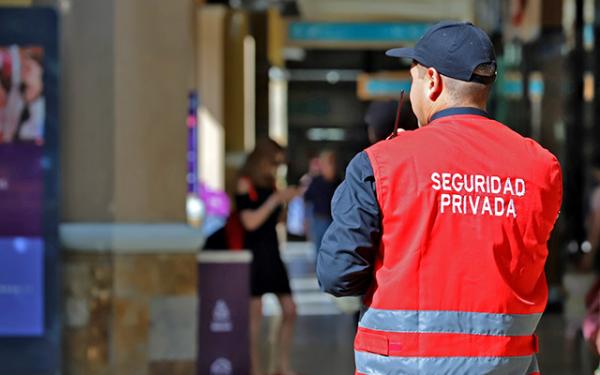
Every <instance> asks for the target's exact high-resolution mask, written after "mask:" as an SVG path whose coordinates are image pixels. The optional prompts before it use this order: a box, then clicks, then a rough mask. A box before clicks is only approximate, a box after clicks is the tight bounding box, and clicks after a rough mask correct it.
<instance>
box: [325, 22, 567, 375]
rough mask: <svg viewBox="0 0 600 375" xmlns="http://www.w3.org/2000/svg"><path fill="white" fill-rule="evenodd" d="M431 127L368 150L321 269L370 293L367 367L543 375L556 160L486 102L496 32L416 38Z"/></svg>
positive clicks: (328, 287) (454, 30) (352, 172)
mask: <svg viewBox="0 0 600 375" xmlns="http://www.w3.org/2000/svg"><path fill="white" fill-rule="evenodd" d="M387 54H388V55H389V56H395V57H402V58H409V59H412V61H413V64H412V67H411V70H410V73H411V76H412V87H411V91H410V100H411V103H412V107H413V111H414V112H415V115H416V116H417V119H418V120H419V126H420V128H419V129H417V130H415V131H405V132H401V133H399V134H398V135H397V136H395V137H393V138H392V139H389V140H386V141H382V142H379V143H377V144H375V145H373V146H371V147H370V148H368V149H367V150H366V151H364V152H361V153H360V154H358V155H357V156H356V157H355V158H354V159H353V160H352V161H351V162H350V164H349V166H348V169H347V173H346V179H345V181H344V182H343V183H342V185H341V186H340V187H339V188H338V190H337V191H336V193H335V196H334V198H333V202H332V214H333V223H332V225H331V227H330V228H329V229H328V231H327V233H326V234H325V238H324V240H323V244H322V246H321V249H320V251H319V258H318V264H317V275H318V278H319V281H320V283H321V286H322V288H323V289H324V290H325V291H326V292H329V293H331V294H333V295H336V296H347V295H364V296H365V298H364V309H363V311H362V314H361V318H360V323H359V327H358V331H357V335H356V339H355V343H354V345H355V362H356V370H357V373H358V374H432V375H433V374H435V375H440V374H477V375H479V374H492V373H493V374H537V373H539V370H538V365H537V360H536V357H535V354H536V352H537V350H538V343H537V337H536V336H535V335H534V332H535V329H536V327H537V324H538V322H539V319H540V317H541V315H542V312H543V311H544V308H545V306H546V302H547V285H546V278H545V274H544V263H545V261H546V257H547V253H548V251H547V246H546V243H547V241H548V238H549V236H550V233H551V231H552V228H553V226H554V223H555V221H556V218H557V216H558V212H559V208H560V205H561V199H562V177H561V170H560V165H559V162H558V161H557V159H556V158H555V157H554V156H553V155H552V154H551V153H550V152H548V151H547V150H545V149H544V148H542V147H541V146H540V145H538V144H537V143H536V142H534V141H533V140H531V139H527V138H523V137H522V136H520V135H519V134H517V133H515V132H514V131H512V130H511V129H509V128H508V127H506V126H504V125H503V124H501V123H498V122H496V121H494V120H493V119H491V118H490V116H489V115H488V114H487V112H486V111H485V108H486V101H487V99H488V95H489V92H490V89H491V85H492V83H493V81H494V79H495V76H496V58H495V54H494V50H493V46H492V44H491V42H490V39H489V38H488V36H487V35H486V34H485V33H484V32H483V31H482V30H480V29H479V28H477V27H475V26H473V25H472V24H471V23H463V22H442V23H438V24H436V25H434V26H432V27H431V28H430V29H429V30H428V31H427V32H426V33H425V35H424V36H423V37H422V38H421V39H420V40H419V41H418V42H417V43H416V45H415V47H414V48H399V49H393V50H390V51H388V52H387Z"/></svg>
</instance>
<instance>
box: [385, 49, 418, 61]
mask: <svg viewBox="0 0 600 375" xmlns="http://www.w3.org/2000/svg"><path fill="white" fill-rule="evenodd" d="M385 54H386V55H387V56H391V57H402V58H405V59H414V58H415V57H416V53H415V49H414V48H394V49H390V50H387V51H386V52H385Z"/></svg>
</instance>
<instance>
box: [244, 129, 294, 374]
mask: <svg viewBox="0 0 600 375" xmlns="http://www.w3.org/2000/svg"><path fill="white" fill-rule="evenodd" d="M283 160H284V152H283V148H282V147H281V146H279V145H278V144H277V143H275V142H274V141H272V140H265V141H263V142H260V143H259V144H258V145H257V147H256V149H255V150H254V151H253V152H252V153H251V154H250V155H249V156H248V158H247V160H246V163H245V165H244V167H243V168H242V170H241V171H240V176H239V178H238V184H237V195H236V203H237V209H238V211H239V212H240V219H241V221H242V225H243V226H244V229H245V230H246V235H245V239H244V242H245V247H246V248H248V249H250V250H251V251H252V254H253V260H252V264H251V271H250V275H251V276H250V292H251V295H252V299H251V305H250V353H251V360H252V374H253V375H261V374H263V371H262V366H261V361H260V347H261V340H260V326H261V322H262V302H261V301H262V298H261V297H262V295H263V294H265V293H274V294H276V295H277V298H278V300H279V303H280V305H281V310H282V313H283V319H282V323H281V327H280V332H279V335H278V336H277V337H278V338H279V340H280V342H279V343H278V344H279V345H277V346H276V347H278V348H279V349H280V350H279V354H280V357H279V358H278V360H279V361H278V367H279V372H278V373H279V374H281V375H292V374H294V373H293V372H292V371H291V367H290V360H289V354H290V348H291V341H292V336H293V328H294V321H295V318H296V306H295V304H294V301H293V299H292V295H291V289H290V282H289V279H288V275H287V270H286V268H285V266H284V264H283V262H282V260H281V257H280V255H279V241H278V239H277V232H276V229H275V227H276V225H277V223H278V222H279V218H280V216H281V210H282V205H283V204H285V203H287V202H289V201H290V200H291V199H292V198H294V197H295V196H296V195H298V191H297V189H296V188H293V187H290V188H287V189H284V190H277V189H276V188H275V177H276V172H277V168H278V166H279V165H281V164H282V163H283Z"/></svg>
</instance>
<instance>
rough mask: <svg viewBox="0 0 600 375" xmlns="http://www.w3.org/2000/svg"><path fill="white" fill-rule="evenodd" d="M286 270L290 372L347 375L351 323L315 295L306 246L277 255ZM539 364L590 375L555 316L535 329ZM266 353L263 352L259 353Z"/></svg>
mask: <svg viewBox="0 0 600 375" xmlns="http://www.w3.org/2000/svg"><path fill="white" fill-rule="evenodd" d="M283 254H284V260H285V261H286V263H287V265H288V269H289V271H290V277H291V279H292V288H293V290H294V292H295V293H294V298H295V300H296V302H297V305H298V311H299V315H300V316H299V317H298V321H297V325H296V334H295V339H294V348H293V364H294V366H295V369H296V370H297V371H298V372H299V373H301V374H305V375H351V374H353V371H354V367H353V354H352V342H353V336H354V330H355V328H354V327H355V321H354V317H353V316H352V315H347V314H342V313H341V312H340V310H339V309H338V308H337V306H336V304H335V302H334V301H333V300H332V299H331V298H330V297H329V296H327V295H324V294H321V293H320V292H319V291H318V286H317V284H316V279H315V277H314V260H313V257H312V251H311V247H310V246H309V245H307V244H292V245H291V246H288V248H287V249H286V250H285V251H284V252H283ZM264 310H265V314H266V315H268V316H270V318H267V319H266V321H265V325H264V331H265V333H266V332H267V331H268V330H269V326H272V325H273V324H270V323H273V322H274V321H275V320H276V318H275V317H274V316H276V315H277V314H278V308H277V304H276V302H275V301H274V300H273V299H272V297H269V296H266V297H265V308H264ZM538 335H539V337H540V353H539V357H538V358H539V362H540V367H541V370H542V371H541V372H542V374H543V375H587V374H590V375H591V374H592V373H593V368H594V367H593V364H594V363H595V364H596V365H597V364H598V362H597V359H594V358H592V356H591V355H590V354H589V351H588V350H587V348H586V347H585V345H581V346H580V347H579V348H567V346H566V344H565V341H564V339H563V336H564V323H563V319H562V317H561V316H560V315H556V314H553V315H546V316H544V318H543V319H542V322H541V324H540V326H539V330H538ZM266 351H267V348H266V347H265V352H266Z"/></svg>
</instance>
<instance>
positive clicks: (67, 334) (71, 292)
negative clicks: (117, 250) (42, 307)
mask: <svg viewBox="0 0 600 375" xmlns="http://www.w3.org/2000/svg"><path fill="white" fill-rule="evenodd" d="M197 280H198V276H197V263H196V257H195V255H194V254H170V255H165V254H143V255H137V254H136V255H133V254H102V253H99V254H93V253H77V252H68V253H67V255H66V257H65V265H64V280H63V283H64V285H65V291H64V292H65V293H64V295H65V297H64V298H65V305H66V313H65V329H64V352H63V353H64V354H63V355H64V358H63V360H64V366H65V368H64V371H65V374H68V375H115V374H116V375H119V374H123V375H138V374H139V375H158V374H169V375H179V374H186V375H187V374H189V375H191V374H195V370H196V369H195V365H196V363H195V355H196V341H195V340H196V328H195V326H196V314H197V294H196V289H197V283H198V281H197Z"/></svg>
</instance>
